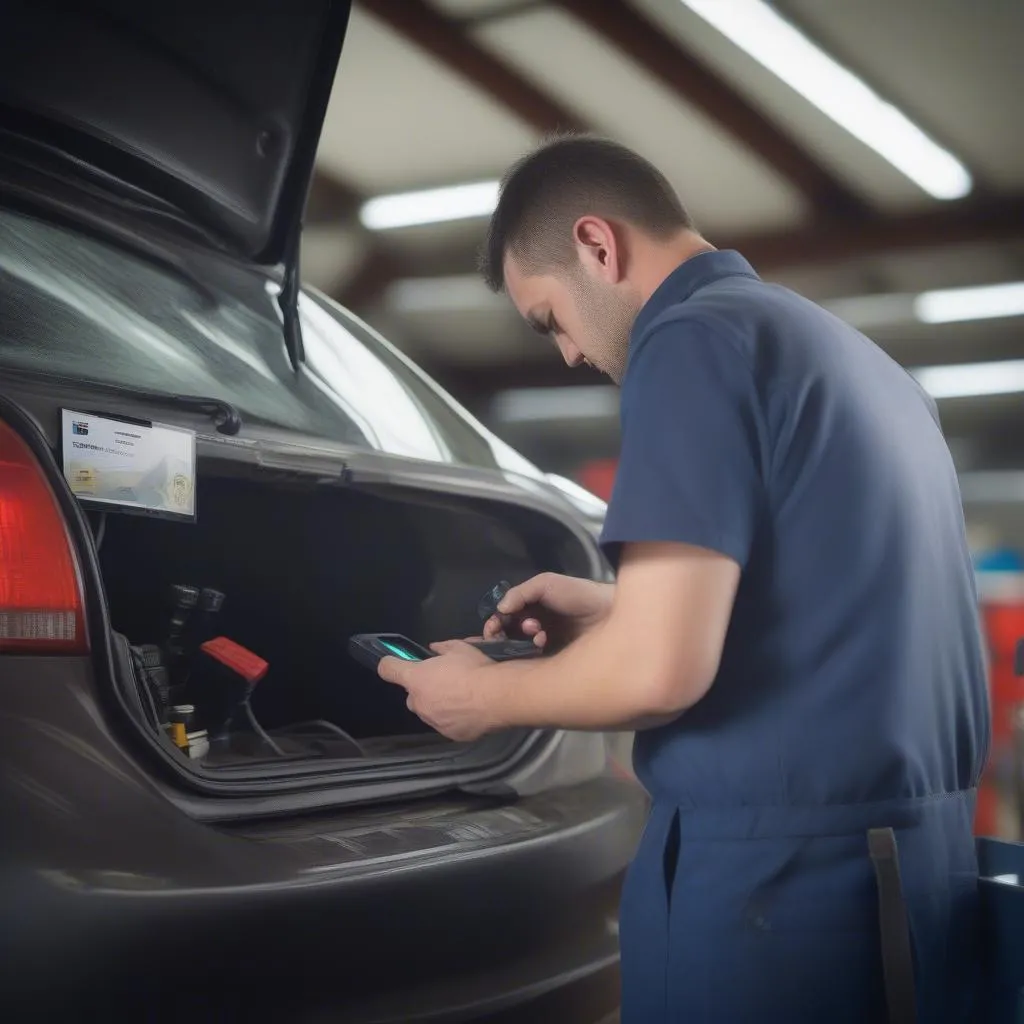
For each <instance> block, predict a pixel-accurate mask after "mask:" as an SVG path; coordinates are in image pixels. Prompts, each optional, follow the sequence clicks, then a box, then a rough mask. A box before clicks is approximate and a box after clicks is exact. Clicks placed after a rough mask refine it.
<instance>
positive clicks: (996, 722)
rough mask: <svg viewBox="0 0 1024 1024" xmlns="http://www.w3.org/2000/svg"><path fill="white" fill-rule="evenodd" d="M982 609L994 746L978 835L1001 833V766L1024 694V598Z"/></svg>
mask: <svg viewBox="0 0 1024 1024" xmlns="http://www.w3.org/2000/svg"><path fill="white" fill-rule="evenodd" d="M981 613H982V623H983V625H984V629H985V637H986V639H987V641H988V649H989V692H990V694H991V707H992V749H991V753H990V755H989V763H988V765H987V767H986V769H985V774H984V776H983V777H982V782H981V788H980V791H979V793H978V810H977V814H976V815H975V826H974V831H975V834H976V835H984V836H999V834H1000V821H999V803H1000V799H999V798H1000V794H999V789H998V785H999V779H998V769H999V765H1000V764H1001V763H1004V762H1005V761H1006V760H1007V759H1010V760H1011V761H1012V757H1013V743H1014V726H1013V716H1014V711H1015V709H1016V708H1017V706H1018V705H1019V704H1020V702H1021V699H1022V698H1024V680H1021V679H1020V678H1018V677H1017V675H1016V673H1015V671H1014V660H1015V654H1016V649H1017V641H1018V640H1020V639H1021V638H1022V637H1024V600H1020V599H1012V598H1005V597H1004V598H1003V599H1001V600H987V601H983V603H982V609H981ZM1001 838H1011V839H1016V838H1017V837H1016V836H1009V837H1001Z"/></svg>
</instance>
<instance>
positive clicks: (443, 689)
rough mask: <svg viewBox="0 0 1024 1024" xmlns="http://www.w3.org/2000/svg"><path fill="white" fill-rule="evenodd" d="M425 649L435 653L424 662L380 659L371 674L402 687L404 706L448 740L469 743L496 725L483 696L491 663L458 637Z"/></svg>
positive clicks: (485, 694)
mask: <svg viewBox="0 0 1024 1024" xmlns="http://www.w3.org/2000/svg"><path fill="white" fill-rule="evenodd" d="M430 649H431V650H432V651H436V652H437V655H438V656H437V657H436V658H428V659H427V660H426V661H420V662H410V661H403V660H402V659H401V658H382V659H381V660H380V663H379V664H378V666H377V674H378V675H379V676H380V677H381V679H384V680H385V681H387V682H389V683H395V684H396V685H398V686H401V687H404V689H405V690H406V692H407V693H408V698H407V700H406V705H407V706H408V708H409V710H410V711H412V712H413V713H414V714H416V715H418V716H419V717H420V718H421V719H423V721H424V722H426V723H427V725H429V726H430V727H431V728H432V729H436V730H437V731H438V732H439V733H441V735H442V736H446V737H447V738H448V739H450V740H455V741H457V742H460V743H471V742H472V741H473V740H477V739H479V738H480V737H481V736H483V735H484V734H485V733H487V732H490V731H491V730H492V729H494V728H496V725H497V723H495V722H494V721H493V720H492V718H491V717H490V715H489V713H488V709H487V701H486V700H485V697H486V696H487V691H486V687H487V686H488V683H489V682H490V680H489V679H488V670H489V669H493V668H494V662H493V661H491V659H490V658H488V657H487V655H486V654H481V653H480V651H478V650H477V649H476V648H475V647H472V646H470V645H469V644H467V643H464V642H463V641H461V640H449V641H446V642H444V643H437V644H431V645H430Z"/></svg>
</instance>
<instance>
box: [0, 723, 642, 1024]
mask: <svg viewBox="0 0 1024 1024" xmlns="http://www.w3.org/2000/svg"><path fill="white" fill-rule="evenodd" d="M57 732H59V730H58V731H57ZM57 732H54V730H52V729H48V728H46V727H45V726H44V725H43V724H42V723H40V722H35V723H32V722H29V721H26V720H22V721H21V722H20V723H17V722H15V721H13V720H12V719H11V718H10V717H8V720H7V722H6V726H5V727H4V728H3V729H2V730H0V735H2V736H3V738H4V743H5V757H4V760H5V763H6V765H7V767H8V768H9V769H11V770H9V771H6V772H5V773H4V777H3V778H2V780H0V834H3V835H4V837H5V841H4V843H3V844H2V845H0V920H3V921H4V928H3V929H0V1001H2V1002H3V1003H6V1004H7V1005H6V1006H0V1010H7V1009H8V1008H9V1009H10V1010H11V1011H14V1012H12V1013H5V1012H0V1017H3V1018H5V1019H19V1020H21V1019H69V1018H70V1019H74V1018H75V1016H77V1014H76V1012H75V1011H76V1008H77V1009H78V1010H80V1011H82V1015H83V1016H90V1015H91V1016H96V1015H101V1016H105V1017H107V1018H109V1019H135V1017H133V1016H132V1014H133V1013H135V1015H136V1017H137V1016H138V1013H139V1012H143V1013H148V1012H150V1011H151V1010H153V1009H154V1007H159V1008H160V1011H161V1017H163V1016H164V1015H166V1016H167V1018H168V1019H177V1018H179V1017H181V1018H185V1017H189V1018H190V1019H195V1013H196V1012H200V1017H201V1018H202V1007H203V1006H207V1007H209V1008H211V1009H212V1008H213V1007H214V1005H221V1004H222V1003H223V1001H224V1000H227V1003H223V1006H222V1008H221V1009H217V1010H213V1014H214V1017H213V1019H218V1020H227V1019H234V1018H236V1017H238V1018H242V1017H245V1018H246V1019H247V1020H252V1019H253V1018H254V1017H255V1018H257V1019H265V1018H266V1017H268V1016H269V1018H270V1019H276V1020H303V1019H309V1020H315V1019H338V1020H353V1021H358V1022H360V1024H368V1022H371V1021H373V1022H384V1021H398V1020H423V1021H427V1020H430V1021H434V1020H437V1021H440V1020H450V1021H457V1020H473V1019H486V1018H487V1015H488V1014H494V1013H497V1012H498V1011H507V1010H508V1008H510V1007H514V1006H517V1005H527V1004H530V1003H535V1002H536V1001H537V1000H541V1001H543V1000H545V999H550V998H551V997H552V995H553V994H555V993H557V992H559V991H562V992H571V991H580V990H582V989H586V988H588V987H591V988H592V987H594V986H598V987H600V986H607V985H608V984H609V978H614V973H615V968H616V962H617V945H618V942H617V903H618V891H619V886H620V883H621V879H622V875H623V872H624V870H625V867H626V865H627V864H628V862H629V860H630V858H631V856H632V854H633V851H634V849H635V846H636V843H637V840H638V837H639V833H640V829H641V827H642V823H643V819H644V816H645V813H646V800H645V797H644V795H643V793H642V791H641V790H640V789H639V788H638V787H637V786H636V785H635V784H634V783H632V782H629V781H624V780H621V779H618V778H614V777H613V776H612V775H611V774H608V775H605V776H602V777H600V778H598V779H595V780H594V781H592V782H588V783H584V784H581V785H577V786H572V787H568V788H565V789H562V790H556V791H552V792H549V793H545V794H541V795H537V796H533V797H528V798H522V799H519V800H517V801H509V802H505V803H502V802H498V801H494V800H491V801H483V800H478V799H473V798H470V797H452V798H444V799H440V798H435V799H434V800H432V801H430V802H410V803H407V804H404V805H395V806H391V807H377V808H374V809H364V810H355V809H349V810H347V811H344V812H342V811H339V812H337V813H334V814H330V815H319V816H316V817H303V818H296V819H293V820H290V821H274V820H269V821H264V822H258V823H252V824H249V825H247V826H243V825H238V826H232V827H226V826H224V825H216V824H211V823H208V822H202V821H197V820H195V819H194V818H192V817H190V816H189V815H187V814H185V813H184V812H183V811H181V810H180V809H179V808H177V807H175V806H174V805H173V804H172V803H170V802H169V801H168V800H167V799H166V796H165V795H164V794H163V793H162V792H161V791H160V790H159V789H158V788H157V787H156V786H154V785H152V784H150V783H149V782H148V780H147V779H146V778H145V777H144V776H141V775H139V774H137V773H134V772H132V770H131V767H130V762H128V761H122V760H120V759H117V758H116V757H115V756H114V754H113V751H111V750H102V749H100V748H99V747H98V746H96V745H91V744H88V743H85V742H84V741H82V740H81V739H80V738H79V737H77V736H74V735H71V734H64V735H58V734H57ZM51 748H52V749H51ZM57 749H59V750H60V751H61V754H60V756H57V755H56V751H57ZM86 1010H88V1013H86V1012H85V1011H86ZM236 1011H237V1012H236ZM324 1015H326V1016H324ZM598 1016H600V1015H599V1014H595V1015H594V1017H593V1018H590V1019H597V1017H598ZM502 1019H504V1018H502ZM528 1019H533V1020H538V1019H540V1018H539V1017H538V1016H537V1014H532V1015H528ZM559 1019H562V1020H564V1021H565V1024H570V1021H571V1020H572V1019H573V1018H572V1017H566V1016H564V1014H563V1015H562V1016H561V1017H560V1018H559ZM580 1019H581V1020H584V1019H587V1018H585V1017H581V1018H580Z"/></svg>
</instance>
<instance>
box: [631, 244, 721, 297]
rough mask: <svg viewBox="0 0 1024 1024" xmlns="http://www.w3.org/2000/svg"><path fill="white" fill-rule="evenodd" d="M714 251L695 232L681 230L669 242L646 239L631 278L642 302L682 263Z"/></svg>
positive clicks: (711, 246) (712, 247)
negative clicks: (640, 257) (679, 233)
mask: <svg viewBox="0 0 1024 1024" xmlns="http://www.w3.org/2000/svg"><path fill="white" fill-rule="evenodd" d="M714 251H715V247H714V246H713V245H712V244H711V243H710V242H708V241H707V240H706V239H704V238H702V237H701V236H700V235H698V234H697V233H696V232H695V231H684V232H683V233H682V234H681V235H679V236H677V237H676V238H673V239H671V240H670V241H668V242H651V241H649V240H648V241H647V242H646V244H645V245H644V247H643V254H642V259H639V260H637V267H636V271H635V273H636V276H635V278H634V280H635V281H636V286H637V290H638V292H639V295H640V299H641V302H647V300H648V299H649V298H650V297H651V296H652V295H653V294H654V293H655V292H656V291H657V290H658V288H660V287H661V285H662V284H663V283H664V281H665V279H666V278H667V277H668V276H669V275H670V274H672V273H673V272H674V271H676V270H677V269H678V268H679V266H680V265H681V264H683V263H685V262H686V261H687V260H690V259H693V257H694V256H699V255H700V254H701V253H704V252H714Z"/></svg>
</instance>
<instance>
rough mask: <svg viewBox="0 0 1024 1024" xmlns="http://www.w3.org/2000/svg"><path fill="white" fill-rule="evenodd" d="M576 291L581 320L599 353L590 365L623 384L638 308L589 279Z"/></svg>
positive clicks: (594, 355)
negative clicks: (630, 336)
mask: <svg viewBox="0 0 1024 1024" xmlns="http://www.w3.org/2000/svg"><path fill="white" fill-rule="evenodd" d="M573 291H574V292H576V296H575V298H576V302H577V304H578V308H579V310H580V319H581V320H582V321H583V324H584V328H585V330H586V331H587V334H588V335H589V336H590V337H591V338H593V339H594V341H595V348H596V349H597V351H595V352H594V353H593V356H592V357H591V356H588V357H587V361H588V362H589V363H590V365H591V366H593V367H594V369H596V370H599V371H600V372H601V373H604V374H606V375H607V376H608V377H610V378H611V379H612V380H613V381H614V382H615V383H616V384H621V383H622V378H623V376H624V375H625V373H626V360H627V357H628V355H629V335H630V331H631V330H632V329H633V321H634V320H636V317H637V314H638V313H639V312H640V310H639V307H636V308H634V305H633V303H631V302H630V301H629V300H628V299H626V298H624V297H623V296H621V295H618V294H616V293H615V292H613V291H612V290H611V289H610V288H602V287H601V286H600V285H599V284H595V283H594V282H592V281H589V280H586V279H583V280H581V281H580V282H579V283H578V286H577V288H574V289H573Z"/></svg>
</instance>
